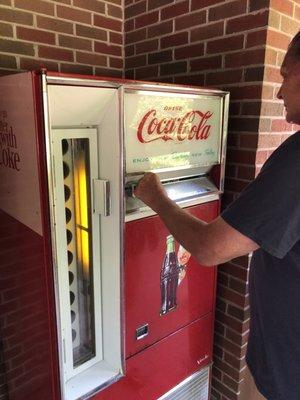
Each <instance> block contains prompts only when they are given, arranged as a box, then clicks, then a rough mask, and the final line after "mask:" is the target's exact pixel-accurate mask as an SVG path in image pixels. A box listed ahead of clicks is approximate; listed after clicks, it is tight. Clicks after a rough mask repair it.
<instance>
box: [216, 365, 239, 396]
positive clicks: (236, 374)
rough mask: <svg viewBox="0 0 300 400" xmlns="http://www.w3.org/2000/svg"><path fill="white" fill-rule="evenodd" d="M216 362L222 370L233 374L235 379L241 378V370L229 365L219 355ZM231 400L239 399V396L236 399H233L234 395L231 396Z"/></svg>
mask: <svg viewBox="0 0 300 400" xmlns="http://www.w3.org/2000/svg"><path fill="white" fill-rule="evenodd" d="M214 362H215V366H216V367H217V368H218V369H220V370H221V371H223V372H225V373H226V374H227V375H229V376H231V377H232V378H234V379H239V376H240V372H239V371H238V370H237V369H235V368H233V367H232V366H230V365H228V364H227V363H225V362H224V361H222V360H219V359H218V358H217V357H216V359H215V360H214ZM229 399H230V400H237V397H235V398H234V399H232V397H229Z"/></svg>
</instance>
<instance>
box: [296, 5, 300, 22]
mask: <svg viewBox="0 0 300 400" xmlns="http://www.w3.org/2000/svg"><path fill="white" fill-rule="evenodd" d="M295 17H296V18H297V19H298V20H299V19H300V7H297V6H296V8H295Z"/></svg>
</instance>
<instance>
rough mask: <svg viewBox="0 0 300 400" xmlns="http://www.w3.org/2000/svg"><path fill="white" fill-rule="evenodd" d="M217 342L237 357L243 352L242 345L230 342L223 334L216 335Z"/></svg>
mask: <svg viewBox="0 0 300 400" xmlns="http://www.w3.org/2000/svg"><path fill="white" fill-rule="evenodd" d="M215 343H216V344H217V345H218V346H219V347H220V348H222V349H223V350H226V351H227V352H229V353H231V354H233V355H235V356H237V357H240V355H241V354H240V353H241V350H240V346H239V345H237V344H234V343H232V342H230V341H229V340H227V339H226V338H224V337H223V336H221V335H215Z"/></svg>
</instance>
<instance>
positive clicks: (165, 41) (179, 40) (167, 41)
mask: <svg viewBox="0 0 300 400" xmlns="http://www.w3.org/2000/svg"><path fill="white" fill-rule="evenodd" d="M188 41H189V36H188V32H179V33H175V34H173V35H169V36H164V37H162V38H161V39H160V46H161V48H162V49H165V48H166V47H175V46H180V45H182V44H186V43H188Z"/></svg>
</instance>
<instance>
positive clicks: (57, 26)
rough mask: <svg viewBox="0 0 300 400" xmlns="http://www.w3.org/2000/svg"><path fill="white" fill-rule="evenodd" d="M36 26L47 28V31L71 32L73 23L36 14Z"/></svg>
mask: <svg viewBox="0 0 300 400" xmlns="http://www.w3.org/2000/svg"><path fill="white" fill-rule="evenodd" d="M36 19H37V26H38V28H43V29H47V30H49V31H55V32H63V33H73V24H72V23H71V22H66V21H62V20H59V19H57V18H47V17H41V16H39V15H37V17H36Z"/></svg>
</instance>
